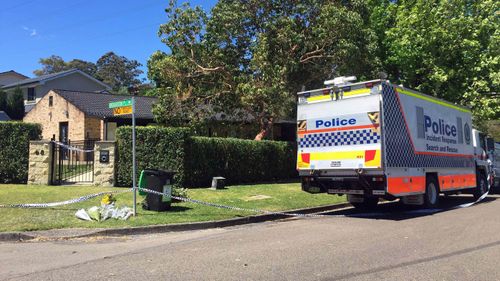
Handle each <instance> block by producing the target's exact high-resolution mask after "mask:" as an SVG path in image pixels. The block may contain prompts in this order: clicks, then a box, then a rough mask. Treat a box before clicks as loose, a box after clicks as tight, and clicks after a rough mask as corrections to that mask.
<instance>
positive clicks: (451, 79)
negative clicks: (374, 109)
mask: <svg viewBox="0 0 500 281" xmlns="http://www.w3.org/2000/svg"><path fill="white" fill-rule="evenodd" d="M396 3H397V4H393V3H391V1H378V3H376V5H377V6H378V7H383V6H386V7H389V8H388V9H385V10H382V9H381V10H379V11H378V14H377V13H374V14H372V20H373V24H372V26H373V28H375V29H377V28H380V29H381V30H384V29H385V33H384V32H377V34H382V35H381V36H379V37H383V38H382V40H381V41H380V42H381V49H382V50H384V52H383V53H382V54H380V55H381V57H383V59H382V62H383V65H384V69H386V71H387V72H388V73H389V74H390V75H389V77H390V78H391V79H393V80H395V81H397V82H398V83H403V84H404V85H405V86H407V87H410V88H414V89H417V90H420V91H422V92H424V93H427V94H431V95H434V96H437V97H440V98H443V99H446V100H449V101H452V102H456V103H459V104H462V105H466V106H470V107H472V109H473V113H474V118H475V121H476V125H477V126H480V127H483V126H481V125H484V124H485V122H483V121H484V120H486V119H498V118H500V102H499V99H498V98H493V97H492V95H491V93H492V92H498V90H499V86H500V72H499V71H500V24H499V23H500V21H499V20H500V17H499V14H498V11H499V10H500V2H498V1H493V0H485V1H468V0H446V1H444V0H432V1H428V0H403V1H397V2H396ZM483 128H484V127H483Z"/></svg>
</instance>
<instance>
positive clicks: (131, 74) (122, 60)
mask: <svg viewBox="0 0 500 281" xmlns="http://www.w3.org/2000/svg"><path fill="white" fill-rule="evenodd" d="M40 64H41V65H42V68H41V69H38V70H35V71H33V73H34V74H35V75H37V76H40V75H45V74H51V73H56V72H60V71H64V70H69V69H74V68H76V69H79V70H81V71H83V72H85V73H87V74H89V75H90V76H92V77H94V78H97V79H99V80H101V81H103V82H105V83H107V84H108V85H110V86H111V87H112V88H113V90H114V91H116V92H118V93H125V94H126V93H128V88H130V87H133V86H137V85H138V84H140V83H141V82H142V81H141V80H140V79H139V78H138V76H139V75H141V74H142V73H143V71H142V70H140V69H139V67H141V66H142V65H141V64H140V63H139V62H138V61H136V60H129V59H128V58H126V57H124V56H118V55H116V54H115V53H113V52H108V53H106V54H104V55H103V56H101V57H100V58H99V60H98V61H97V63H93V62H89V61H84V60H80V59H73V60H71V61H68V62H66V61H64V60H63V59H62V58H61V57H60V56H55V55H52V56H50V57H48V58H42V59H40Z"/></svg>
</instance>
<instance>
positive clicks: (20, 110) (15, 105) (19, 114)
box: [7, 87, 24, 120]
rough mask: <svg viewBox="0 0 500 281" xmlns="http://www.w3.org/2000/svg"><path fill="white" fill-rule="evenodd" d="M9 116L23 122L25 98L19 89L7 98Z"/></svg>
mask: <svg viewBox="0 0 500 281" xmlns="http://www.w3.org/2000/svg"><path fill="white" fill-rule="evenodd" d="M7 115H9V117H10V118H12V119H13V120H21V119H23V117H24V97H23V92H22V90H21V88H19V87H17V88H16V89H15V90H14V93H12V94H10V95H9V96H8V98H7Z"/></svg>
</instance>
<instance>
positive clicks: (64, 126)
mask: <svg viewBox="0 0 500 281" xmlns="http://www.w3.org/2000/svg"><path fill="white" fill-rule="evenodd" d="M59 141H60V142H62V143H67V142H68V122H59Z"/></svg>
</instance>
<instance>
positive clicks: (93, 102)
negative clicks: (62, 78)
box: [23, 90, 157, 142]
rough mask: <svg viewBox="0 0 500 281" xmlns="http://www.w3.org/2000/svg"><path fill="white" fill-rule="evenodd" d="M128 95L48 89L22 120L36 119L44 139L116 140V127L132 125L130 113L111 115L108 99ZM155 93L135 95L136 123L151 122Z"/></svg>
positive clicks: (34, 121) (110, 100)
mask: <svg viewBox="0 0 500 281" xmlns="http://www.w3.org/2000/svg"><path fill="white" fill-rule="evenodd" d="M130 97H131V96H128V95H113V94H108V93H95V92H84V91H69V90H50V91H49V92H48V93H47V94H46V95H45V96H44V97H43V98H41V99H40V101H39V102H38V103H37V104H36V105H35V106H34V107H33V109H32V110H30V112H28V113H27V114H26V115H25V117H24V119H23V121H24V122H31V123H39V124H41V126H42V138H43V139H47V140H48V139H53V138H54V139H56V140H59V141H62V142H67V141H68V140H72V141H73V140H77V141H81V140H97V139H98V140H115V131H116V128H117V127H119V126H122V125H131V124H132V122H131V116H130V115H123V116H113V112H112V110H111V109H109V108H108V104H109V103H110V102H115V101H121V100H125V99H129V98H130ZM156 101H157V99H156V98H154V97H139V96H138V97H136V124H137V125H147V124H151V123H154V120H153V113H152V107H153V104H154V103H155V102H156Z"/></svg>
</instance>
